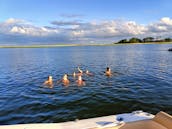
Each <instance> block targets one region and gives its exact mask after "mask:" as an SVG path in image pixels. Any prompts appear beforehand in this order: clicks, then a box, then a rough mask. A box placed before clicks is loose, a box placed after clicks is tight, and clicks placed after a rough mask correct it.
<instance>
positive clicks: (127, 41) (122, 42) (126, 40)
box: [118, 39, 128, 43]
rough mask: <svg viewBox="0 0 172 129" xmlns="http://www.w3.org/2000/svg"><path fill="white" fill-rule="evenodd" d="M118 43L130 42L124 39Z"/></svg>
mask: <svg viewBox="0 0 172 129" xmlns="http://www.w3.org/2000/svg"><path fill="white" fill-rule="evenodd" d="M118 43H128V40H127V39H122V40H120V41H119V42H118Z"/></svg>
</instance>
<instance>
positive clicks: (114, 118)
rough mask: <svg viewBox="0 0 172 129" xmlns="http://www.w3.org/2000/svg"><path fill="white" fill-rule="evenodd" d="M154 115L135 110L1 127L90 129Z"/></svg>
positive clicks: (11, 128) (17, 128) (1, 128)
mask: <svg viewBox="0 0 172 129" xmlns="http://www.w3.org/2000/svg"><path fill="white" fill-rule="evenodd" d="M153 117H154V115H152V114H149V113H146V112H143V111H135V112H132V113H124V114H118V115H111V116H104V117H97V118H90V119H83V120H75V121H71V122H63V123H40V124H18V125H2V126H0V129H90V128H96V127H98V128H105V127H112V126H116V125H119V124H121V123H124V122H125V123H127V122H133V121H139V120H146V119H152V118H153Z"/></svg>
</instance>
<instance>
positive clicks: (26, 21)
mask: <svg viewBox="0 0 172 129" xmlns="http://www.w3.org/2000/svg"><path fill="white" fill-rule="evenodd" d="M171 12H172V2H171V1H170V0H0V28H1V31H0V33H2V34H3V36H4V37H2V36H1V37H0V42H3V43H4V42H8V38H6V37H5V36H7V35H8V37H9V35H10V36H12V37H13V36H18V37H19V38H18V39H22V37H23V38H30V39H34V40H33V42H39V39H41V38H44V40H40V42H42V41H44V42H47V41H46V40H45V39H46V36H47V39H49V40H50V37H51V38H52V37H53V39H54V40H53V41H52V42H60V38H62V39H63V40H61V42H66V43H68V42H71V41H72V42H77V41H80V42H99V41H103V42H108V41H109V42H111V41H113V40H117V39H121V38H125V37H131V36H138V37H143V36H146V35H145V34H146V33H148V32H147V31H149V32H150V35H153V36H159V35H162V36H163V35H165V34H166V33H167V32H164V31H165V30H166V31H169V30H170V29H171V23H170V22H171V18H172V16H171V15H172V14H171ZM163 18H164V19H163ZM52 23H56V24H52ZM62 23H63V25H62ZM120 23H121V24H120ZM7 24H8V26H7ZM9 24H10V25H9ZM126 25H129V26H127V27H128V30H126V31H128V33H124V34H122V33H121V32H122V31H125V29H124V28H125V27H126ZM102 26H104V28H103V27H102ZM5 27H6V28H5ZM101 27H102V28H101ZM50 28H51V29H50ZM100 28H101V29H100ZM121 28H122V29H121ZM130 28H131V30H129V29H130ZM134 28H136V30H134ZM99 29H100V30H99ZM120 29H121V30H120ZM2 30H3V31H2ZM94 30H97V31H94ZM108 30H109V32H111V33H109V35H106V34H107V32H108ZM31 31H34V32H33V33H35V34H36V33H38V32H39V33H41V35H40V36H39V35H38V34H36V35H33V34H30V33H31ZM45 31H46V33H45ZM131 31H132V32H133V33H131ZM145 31H146V32H145ZM155 31H157V33H155ZM48 32H50V33H48ZM99 32H100V34H99ZM103 32H105V35H103ZM142 32H143V33H142ZM162 32H163V34H161V33H162ZM62 33H66V35H64V34H62ZM92 33H96V34H93V36H92ZM167 36H168V35H167ZM101 37H104V39H103V40H102V38H101ZM112 37H114V38H112ZM36 38H37V39H36ZM55 39H57V41H56V40H55ZM65 39H66V41H65ZM21 41H23V40H21ZM31 41H32V40H31ZM49 42H51V41H49Z"/></svg>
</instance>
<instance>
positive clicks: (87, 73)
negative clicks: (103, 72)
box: [85, 70, 93, 76]
mask: <svg viewBox="0 0 172 129" xmlns="http://www.w3.org/2000/svg"><path fill="white" fill-rule="evenodd" d="M85 74H86V75H88V76H92V75H93V74H92V73H90V72H89V71H88V70H86V72H85Z"/></svg>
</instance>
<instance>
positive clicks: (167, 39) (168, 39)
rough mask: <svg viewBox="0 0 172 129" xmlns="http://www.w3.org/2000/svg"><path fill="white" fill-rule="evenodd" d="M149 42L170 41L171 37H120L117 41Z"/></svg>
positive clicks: (171, 40)
mask: <svg viewBox="0 0 172 129" xmlns="http://www.w3.org/2000/svg"><path fill="white" fill-rule="evenodd" d="M150 42H172V39H171V38H165V39H155V38H153V37H146V38H143V39H139V38H130V39H122V40H120V41H119V42H117V43H150Z"/></svg>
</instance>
